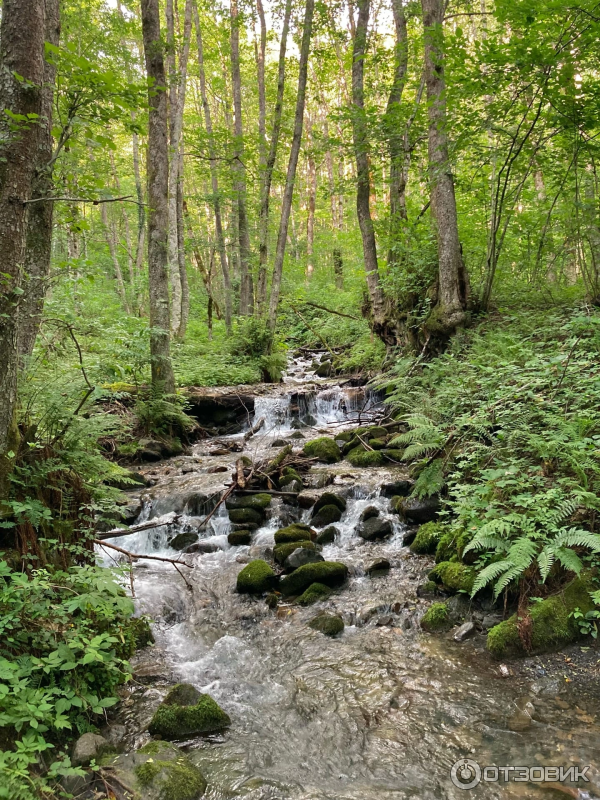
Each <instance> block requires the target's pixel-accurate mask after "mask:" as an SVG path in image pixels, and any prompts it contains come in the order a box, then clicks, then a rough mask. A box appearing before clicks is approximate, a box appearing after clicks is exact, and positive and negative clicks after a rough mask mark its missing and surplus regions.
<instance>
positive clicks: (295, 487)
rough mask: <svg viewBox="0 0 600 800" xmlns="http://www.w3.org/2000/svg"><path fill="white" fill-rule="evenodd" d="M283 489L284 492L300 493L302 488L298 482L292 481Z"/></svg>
mask: <svg viewBox="0 0 600 800" xmlns="http://www.w3.org/2000/svg"><path fill="white" fill-rule="evenodd" d="M284 488H285V491H286V492H301V491H302V489H303V488H304V487H303V485H302V483H300V481H297V480H292V481H290V482H289V483H286V484H285V487H284Z"/></svg>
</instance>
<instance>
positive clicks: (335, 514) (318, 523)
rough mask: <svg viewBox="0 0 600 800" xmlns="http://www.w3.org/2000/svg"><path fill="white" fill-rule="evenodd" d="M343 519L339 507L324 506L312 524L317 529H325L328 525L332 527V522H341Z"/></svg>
mask: <svg viewBox="0 0 600 800" xmlns="http://www.w3.org/2000/svg"><path fill="white" fill-rule="evenodd" d="M341 518H342V512H341V511H340V510H339V508H338V507H337V506H334V505H330V506H323V507H322V508H320V509H319V511H318V512H317V513H316V514H315V515H314V517H313V518H312V520H311V523H312V524H313V525H314V526H315V528H325V527H326V526H327V525H331V523H332V522H339V521H340V520H341Z"/></svg>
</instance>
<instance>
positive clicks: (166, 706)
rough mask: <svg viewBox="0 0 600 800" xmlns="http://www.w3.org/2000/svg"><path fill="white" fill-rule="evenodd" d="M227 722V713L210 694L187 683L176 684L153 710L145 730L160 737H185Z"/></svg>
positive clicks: (205, 731)
mask: <svg viewBox="0 0 600 800" xmlns="http://www.w3.org/2000/svg"><path fill="white" fill-rule="evenodd" d="M229 725H231V719H230V718H229V715H228V714H226V713H225V712H224V711H223V709H222V708H221V707H220V706H219V704H218V703H217V702H216V701H215V700H213V699H212V697H210V695H207V694H201V693H200V692H199V691H198V690H197V689H196V688H195V687H194V686H192V685H191V684H189V683H179V684H177V685H176V686H174V687H173V688H172V689H171V690H170V692H169V693H168V694H167V696H166V697H165V699H164V700H163V701H162V703H161V704H160V705H159V707H158V708H157V709H156V711H155V712H154V716H153V717H152V720H151V722H150V725H149V726H148V730H149V732H150V733H151V734H152V735H153V736H160V737H162V738H163V739H185V738H186V737H189V736H197V735H198V734H200V733H213V732H216V731H221V730H223V729H224V728H227V727H228V726H229Z"/></svg>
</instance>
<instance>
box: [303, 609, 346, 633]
mask: <svg viewBox="0 0 600 800" xmlns="http://www.w3.org/2000/svg"><path fill="white" fill-rule="evenodd" d="M308 626H309V627H310V628H312V629H313V630H315V631H320V632H321V633H324V634H325V636H337V635H338V634H339V633H341V632H342V631H343V630H344V620H343V619H342V618H341V617H340V616H338V615H337V614H319V615H318V616H317V617H315V618H314V619H311V621H310V622H309V623H308Z"/></svg>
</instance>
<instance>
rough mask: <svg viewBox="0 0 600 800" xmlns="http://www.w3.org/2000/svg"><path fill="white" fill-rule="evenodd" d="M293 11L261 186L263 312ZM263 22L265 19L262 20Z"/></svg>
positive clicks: (289, 7) (284, 43) (289, 9)
mask: <svg viewBox="0 0 600 800" xmlns="http://www.w3.org/2000/svg"><path fill="white" fill-rule="evenodd" d="M259 2H260V0H259ZM291 13H292V0H286V4H285V12H284V16H283V28H282V30H281V42H280V45H279V66H278V71H277V99H276V100H275V108H274V111H273V127H272V129H271V143H270V145H269V155H268V157H267V163H266V164H265V169H264V172H263V179H262V183H261V187H260V217H259V222H258V230H259V246H258V287H257V301H258V303H257V305H258V312H259V313H260V314H262V313H263V311H264V307H265V304H266V302H267V262H268V257H269V206H270V202H271V182H272V180H273V169H274V167H275V161H276V159H277V147H278V145H279V134H280V131H281V116H282V113H283V92H284V88H285V54H286V50H287V38H288V31H289V27H290V15H291ZM261 25H262V21H261Z"/></svg>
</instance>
